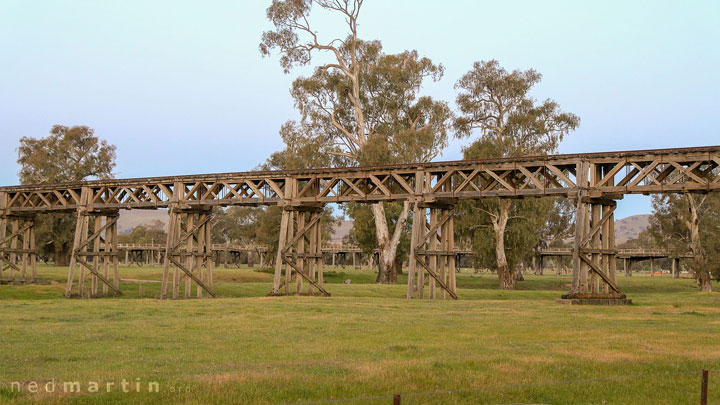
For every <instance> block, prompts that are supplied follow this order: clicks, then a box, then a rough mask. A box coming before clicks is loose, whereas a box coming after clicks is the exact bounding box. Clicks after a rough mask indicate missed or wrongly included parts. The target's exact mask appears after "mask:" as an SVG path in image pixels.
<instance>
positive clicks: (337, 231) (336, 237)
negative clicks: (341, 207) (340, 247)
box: [329, 221, 353, 244]
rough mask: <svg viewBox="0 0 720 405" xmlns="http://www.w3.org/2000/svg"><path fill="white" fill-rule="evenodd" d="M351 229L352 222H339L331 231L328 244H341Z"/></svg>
mask: <svg viewBox="0 0 720 405" xmlns="http://www.w3.org/2000/svg"><path fill="white" fill-rule="evenodd" d="M352 227H353V221H340V222H339V223H338V224H337V225H335V227H334V228H333V230H332V235H331V236H330V240H329V243H333V244H341V243H342V242H343V238H345V237H346V236H347V235H348V234H349V233H350V231H351V230H352Z"/></svg>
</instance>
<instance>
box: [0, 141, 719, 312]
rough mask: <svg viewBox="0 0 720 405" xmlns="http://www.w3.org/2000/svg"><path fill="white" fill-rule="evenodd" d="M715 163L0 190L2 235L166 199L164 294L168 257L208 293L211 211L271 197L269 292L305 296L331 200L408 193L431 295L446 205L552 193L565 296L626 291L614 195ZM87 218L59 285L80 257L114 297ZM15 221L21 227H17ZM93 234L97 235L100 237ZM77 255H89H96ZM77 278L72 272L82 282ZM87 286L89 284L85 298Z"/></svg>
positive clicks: (646, 156)
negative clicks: (278, 221) (565, 235)
mask: <svg viewBox="0 0 720 405" xmlns="http://www.w3.org/2000/svg"><path fill="white" fill-rule="evenodd" d="M718 166H720V146H711V147H700V148H680V149H659V150H642V151H627V152H605V153H588V154H567V155H551V156H528V157H520V158H506V159H487V160H473V161H470V160H463V161H455V162H433V163H419V164H410V165H395V166H375V167H346V168H333V169H310V170H295V171H256V172H243V173H222V174H205V175H191V176H174V177H152V178H139V179H126V180H97V181H87V182H79V183H68V184H41V185H24V186H12V187H1V188H0V212H1V213H2V218H3V221H2V225H3V226H0V232H5V233H6V234H7V232H8V231H7V226H6V225H5V224H7V223H9V221H10V222H11V221H12V220H10V218H11V217H13V216H19V215H23V214H26V215H32V214H38V213H44V212H53V211H65V212H76V213H78V218H79V219H80V218H85V217H88V216H92V215H95V214H93V213H107V214H103V215H104V216H105V219H103V220H101V221H100V222H101V223H103V222H102V221H106V222H104V224H105V225H100V228H97V225H94V228H93V229H94V230H95V232H96V233H101V234H103V235H107V233H108V230H109V232H110V234H112V232H113V231H112V230H111V229H110V228H104V227H105V226H106V225H107V223H108V222H107V221H109V222H112V218H113V216H112V213H113V212H117V210H119V209H156V208H170V216H171V220H170V225H169V232H168V234H169V235H171V237H169V238H168V242H167V246H166V257H167V258H168V260H166V261H165V262H166V264H165V269H164V274H163V289H162V294H161V295H162V297H163V298H165V297H167V295H168V290H169V285H170V280H169V277H170V275H169V266H174V268H175V270H174V271H175V272H174V274H173V277H174V278H173V281H172V285H173V289H172V295H173V297H179V296H180V295H181V294H180V289H179V284H181V281H182V280H185V289H184V294H182V295H184V296H186V297H189V290H190V287H191V286H192V285H193V283H194V285H196V286H197V287H198V289H197V291H198V295H202V294H203V293H207V294H208V295H210V296H214V292H213V291H214V290H213V286H212V263H211V262H210V261H209V260H208V252H209V251H211V250H212V249H211V247H209V246H210V245H209V236H208V235H209V231H208V229H209V228H210V226H209V222H208V221H209V220H208V218H209V213H210V209H211V208H212V207H214V206H232V205H241V206H242V205H245V206H254V205H255V206H256V205H279V206H281V207H283V217H282V227H281V232H280V241H279V242H280V243H279V245H280V247H279V250H278V257H277V260H276V261H275V266H276V267H275V279H274V283H273V290H272V294H289V293H293V292H292V290H293V289H292V288H291V287H292V285H291V284H293V283H294V293H302V292H303V283H307V292H306V293H312V294H321V295H329V294H328V293H327V291H326V290H325V289H324V287H323V282H322V281H323V280H322V267H321V264H320V263H321V260H320V257H319V255H321V254H322V249H321V247H320V246H321V243H320V242H321V241H320V236H319V231H318V229H319V225H318V223H319V221H320V220H319V216H320V209H321V208H322V207H323V206H324V205H325V204H328V203H345V202H354V203H376V202H384V201H409V202H410V203H411V204H413V207H415V208H416V209H415V210H414V211H415V212H414V214H413V215H414V219H415V220H414V221H413V227H414V228H413V237H412V249H413V252H412V255H411V260H410V265H411V273H412V274H411V275H410V279H409V285H408V297H421V296H423V295H424V291H423V290H424V285H425V280H426V279H427V280H428V286H429V290H430V291H429V295H430V296H431V297H436V296H438V294H440V295H444V296H447V295H449V296H450V297H452V298H455V297H456V293H455V287H454V280H453V278H452V277H453V276H454V271H450V269H451V268H452V267H453V266H454V263H453V259H451V256H450V253H449V252H452V251H453V249H452V244H453V236H452V233H453V230H452V214H451V213H452V206H453V205H454V204H455V203H456V202H457V201H458V200H463V199H482V198H526V197H543V196H556V197H564V198H572V199H573V200H574V201H575V202H576V204H577V208H578V210H577V222H576V233H575V246H574V249H573V263H574V266H573V284H572V288H571V291H570V293H569V294H568V295H567V296H568V297H570V298H571V299H576V298H578V297H579V298H581V299H582V298H583V297H586V298H603V299H624V298H623V295H622V293H621V292H620V291H619V288H618V286H617V284H616V283H615V280H614V273H615V269H614V266H615V264H614V263H615V255H616V249H615V243H614V238H613V236H612V235H613V229H612V226H613V225H612V224H613V212H614V210H615V206H616V200H619V199H621V198H622V197H623V195H625V194H651V193H688V192H692V193H706V192H711V191H717V190H719V189H720V175H719V173H718V172H719V171H720V170H718ZM427 210H430V211H429V213H428V211H427ZM103 215H100V217H102V216H103ZM95 216H97V215H95ZM108 218H109V219H108ZM85 222H87V221H85V220H83V221H78V223H79V225H78V227H77V229H76V234H75V241H76V242H75V244H74V250H73V263H72V266H71V269H70V273H69V275H68V291H66V293H67V294H70V290H71V289H72V285H73V284H72V281H73V277H74V275H73V271H74V270H73V269H74V268H75V267H77V266H78V265H79V266H82V268H83V269H85V270H88V271H89V272H90V273H89V274H90V276H91V279H92V280H96V281H93V282H97V280H99V281H100V282H102V283H103V285H104V286H107V288H109V289H111V290H112V291H113V292H114V293H116V294H118V293H120V291H119V288H118V286H117V279H115V280H113V281H110V280H109V279H108V277H109V276H108V277H106V276H105V275H104V274H102V273H101V272H99V271H94V270H93V269H95V267H96V265H95V261H96V258H98V257H104V256H108V257H110V258H114V259H113V260H117V259H116V251H114V250H113V248H112V244H113V242H111V243H110V247H109V248H104V247H103V243H102V242H100V243H99V247H97V248H96V247H95V240H96V239H98V238H100V236H95V233H94V234H92V235H87V232H88V230H87V229H88V228H87V226H88V225H84V223H85ZM93 224H95V222H93ZM200 224H202V225H200ZM21 227H22V225H18V229H20V228H21ZM203 227H204V228H203ZM201 228H203V229H201ZM10 233H11V234H12V233H13V231H12V229H11V230H10ZM443 235H444V236H443ZM0 236H1V235H0ZM102 238H103V239H98V240H101V241H102V240H107V238H108V237H107V236H103V237H102ZM112 238H114V236H112ZM5 239H7V237H3V238H0V241H2V243H0V249H2V254H1V255H0V256H2V261H3V263H5V265H4V266H5V267H7V266H8V265H9V264H8V263H9V262H12V261H13V260H11V258H10V257H9V255H12V254H18V253H13V252H11V251H12V250H13V247H12V240H10V241H9V243H10V244H9V245H8V242H7V241H5ZM29 239H32V238H30V237H28V240H29ZM23 241H24V239H23ZM88 241H90V242H88ZM17 243H19V242H18V241H16V242H15V245H17ZM23 243H25V242H23ZM91 245H92V246H91ZM88 248H90V250H88ZM18 249H19V247H18ZM21 250H23V249H21ZM29 250H31V249H28V251H29ZM88 252H90V253H91V254H88ZM30 254H31V253H28V255H30ZM6 257H7V258H6ZM86 257H92V258H93V259H92V260H93V262H92V263H89V262H88V261H87V260H86V259H85V258H86ZM15 261H17V259H15ZM98 265H99V263H98ZM15 266H16V267H13V269H14V270H15V271H17V264H15ZM283 267H284V269H285V278H284V281H283V277H282V274H281V273H282V270H283ZM426 273H427V275H428V277H427V278H426V277H425V274H426ZM293 277H294V282H293ZM82 279H83V277H82V275H81V277H80V280H81V281H80V284H81V286H82V283H83V281H82ZM112 286H115V288H113V287H112ZM104 288H105V287H104ZM80 290H81V291H82V287H81V288H80ZM96 293H97V291H95V292H92V290H91V293H90V295H96ZM81 295H82V294H81Z"/></svg>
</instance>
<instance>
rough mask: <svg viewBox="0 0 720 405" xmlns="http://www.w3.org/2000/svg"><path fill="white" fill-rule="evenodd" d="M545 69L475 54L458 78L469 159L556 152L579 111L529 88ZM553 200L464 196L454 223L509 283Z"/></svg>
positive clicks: (459, 124) (508, 285)
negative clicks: (512, 66) (508, 66)
mask: <svg viewBox="0 0 720 405" xmlns="http://www.w3.org/2000/svg"><path fill="white" fill-rule="evenodd" d="M541 78H542V76H541V75H540V74H539V73H537V72H536V71H535V70H532V69H530V70H526V71H520V70H514V71H512V72H508V71H506V70H505V69H504V68H502V67H501V66H500V65H499V63H498V62H497V61H495V60H491V61H486V62H485V61H481V62H475V64H474V65H473V69H472V70H470V71H469V72H468V73H466V74H465V75H463V76H462V77H461V78H460V80H458V82H457V84H456V85H455V88H456V89H457V90H458V95H457V99H456V102H457V106H458V109H459V112H460V114H459V115H458V117H457V118H456V119H455V130H456V136H458V137H460V138H467V137H470V136H474V135H476V134H477V139H476V140H475V141H474V142H473V143H472V144H471V145H470V146H469V147H467V148H466V149H465V150H464V157H465V158H466V159H481V158H502V157H514V156H525V155H546V154H552V153H557V149H558V145H559V143H560V141H561V140H562V139H563V137H564V136H566V135H568V134H569V133H570V132H571V131H573V130H574V129H575V128H577V126H578V125H579V123H580V119H579V118H578V117H577V116H576V115H574V114H570V113H565V112H562V111H561V110H560V106H559V105H558V104H557V103H556V102H555V101H553V100H550V99H547V100H544V101H542V102H537V101H536V100H535V99H534V98H532V97H531V96H530V91H531V90H532V88H533V86H535V85H536V84H537V83H539V82H540V80H541ZM556 208H557V207H556V206H555V204H554V203H553V202H552V200H549V199H524V200H510V199H483V200H479V201H471V202H463V203H462V204H461V205H460V208H459V209H460V212H461V213H465V214H467V215H461V216H460V220H459V226H458V228H459V230H461V231H462V232H464V233H465V237H466V238H469V239H471V240H472V241H473V249H474V250H475V251H476V253H477V254H476V257H478V260H480V261H481V262H483V263H480V264H485V265H488V266H489V267H492V268H494V269H496V270H497V273H498V277H499V281H500V288H502V289H514V288H515V284H516V280H517V278H518V274H519V273H518V272H517V268H518V265H519V264H520V263H521V262H522V260H523V259H524V258H526V257H527V255H528V254H531V252H532V247H533V246H535V244H537V241H538V240H539V238H540V237H541V233H542V230H543V229H544V228H547V227H548V221H547V217H548V215H549V213H550V212H551V210H553V209H556Z"/></svg>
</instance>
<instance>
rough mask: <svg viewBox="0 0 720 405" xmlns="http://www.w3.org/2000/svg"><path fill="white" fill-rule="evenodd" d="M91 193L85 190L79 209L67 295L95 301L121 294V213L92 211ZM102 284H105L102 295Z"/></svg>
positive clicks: (116, 211)
mask: <svg viewBox="0 0 720 405" xmlns="http://www.w3.org/2000/svg"><path fill="white" fill-rule="evenodd" d="M89 194H90V193H89V190H88V189H86V188H84V189H83V192H82V196H81V201H82V204H81V205H80V207H79V208H78V209H77V223H76V225H75V239H74V241H73V250H72V254H71V256H70V269H69V271H68V279H67V286H66V287H65V296H66V297H81V298H94V297H100V296H108V295H122V291H120V276H119V274H118V250H117V220H118V216H119V214H118V210H108V209H104V210H94V209H91V208H90V207H89V204H88V201H89V200H90V199H89ZM111 268H112V272H111ZM76 273H77V285H76V284H75V280H76V278H75V275H76ZM100 284H102V294H101V293H100Z"/></svg>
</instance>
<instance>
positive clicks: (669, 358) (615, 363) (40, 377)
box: [0, 266, 720, 404]
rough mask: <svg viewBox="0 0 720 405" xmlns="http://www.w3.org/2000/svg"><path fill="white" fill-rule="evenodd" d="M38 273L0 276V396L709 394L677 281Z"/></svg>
mask: <svg viewBox="0 0 720 405" xmlns="http://www.w3.org/2000/svg"><path fill="white" fill-rule="evenodd" d="M39 274H40V276H41V277H43V278H44V279H47V280H52V281H55V282H57V283H56V284H49V285H14V286H8V285H2V286H0V403H37V402H40V403H105V402H113V403H127V404H136V403H148V404H152V403H197V404H202V403H223V404H224V403H296V402H322V401H334V400H340V399H350V398H360V399H357V400H356V401H354V403H363V404H364V403H371V404H375V403H377V404H389V403H392V399H391V396H392V394H394V393H399V394H402V395H403V399H402V401H403V402H402V403H403V404H415V403H427V404H437V403H553V404H556V403H557V404H585V403H592V404H600V403H615V404H618V403H619V404H625V403H639V404H663V403H664V404H684V403H687V404H696V403H698V402H699V398H700V374H699V372H695V370H700V369H712V370H718V371H716V372H711V375H710V403H720V294H718V293H706V294H702V293H698V292H696V290H695V288H694V286H693V281H692V280H688V279H679V280H678V279H671V278H669V277H668V276H664V277H653V278H650V277H647V276H642V275H637V274H636V275H634V276H633V277H624V276H622V275H620V274H618V280H619V284H620V286H621V288H622V289H623V290H624V292H626V293H627V294H628V296H629V297H630V298H632V299H633V302H634V304H633V305H630V306H620V307H595V306H566V305H561V304H558V303H556V302H555V300H556V299H557V298H558V297H559V296H560V294H561V293H563V292H565V291H566V290H567V285H568V283H569V282H570V279H569V276H555V275H544V276H526V281H524V282H521V283H520V290H518V291H500V290H497V288H496V284H497V281H496V278H495V276H494V275H492V274H480V275H474V274H471V273H463V274H460V275H459V276H458V295H459V297H460V300H458V301H431V300H413V301H408V300H405V299H404V295H405V287H404V286H403V285H402V284H401V285H394V286H386V285H375V284H373V281H374V276H375V275H374V274H373V273H372V272H370V271H368V270H365V271H358V270H348V269H346V270H341V269H337V270H336V271H326V277H325V278H326V282H327V283H328V285H327V289H328V291H330V292H331V293H332V295H333V296H332V297H329V298H319V297H317V298H316V297H272V298H269V297H265V294H266V293H267V292H269V290H270V287H271V277H272V275H271V273H270V272H269V271H267V270H265V271H257V270H252V269H234V270H232V269H217V270H216V275H215V286H216V290H217V292H218V295H219V298H218V299H192V300H176V301H160V300H157V299H155V297H156V296H157V295H158V292H159V288H160V284H159V283H157V282H152V281H153V280H158V279H159V276H160V269H159V268H143V269H140V268H137V267H134V268H121V275H122V277H123V278H128V279H139V280H148V282H141V283H138V282H132V283H130V282H125V283H122V284H121V288H122V290H123V291H124V292H125V296H123V297H121V298H101V299H90V300H85V299H64V298H62V291H63V287H64V285H63V282H64V278H65V276H66V270H65V269H61V268H53V267H44V266H41V267H40V268H39ZM346 279H350V280H352V284H349V285H348V284H343V283H342V282H343V280H346ZM404 281H405V280H404V279H401V282H404ZM715 287H716V288H717V287H718V286H717V285H716V286H715ZM123 379H125V380H126V381H128V382H129V385H128V387H127V389H128V390H129V391H130V392H128V393H125V392H122V389H121V382H122V380H123ZM74 381H77V382H79V383H80V388H81V391H82V392H81V393H65V392H62V391H63V388H64V387H63V383H64V382H74ZM13 382H19V383H20V384H21V387H22V388H21V389H20V390H19V391H20V392H18V390H17V389H13V385H12V383H13ZM33 382H35V383H37V384H38V387H39V388H38V392H37V393H31V392H29V389H28V387H29V385H30V384H31V383H33ZM53 382H54V383H55V387H56V388H55V392H54V393H47V392H45V391H46V388H50V387H52V383H53ZM91 382H97V383H98V384H99V392H98V393H88V392H87V391H88V389H89V388H90V383H91ZM153 382H156V383H157V385H158V386H159V392H157V393H156V392H147V391H148V387H149V384H150V383H153ZM48 383H50V385H48ZM108 383H113V384H114V385H113V386H112V387H111V389H110V392H107V384H108ZM136 383H138V384H140V392H136V385H135V384H136ZM351 403H353V401H351Z"/></svg>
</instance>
